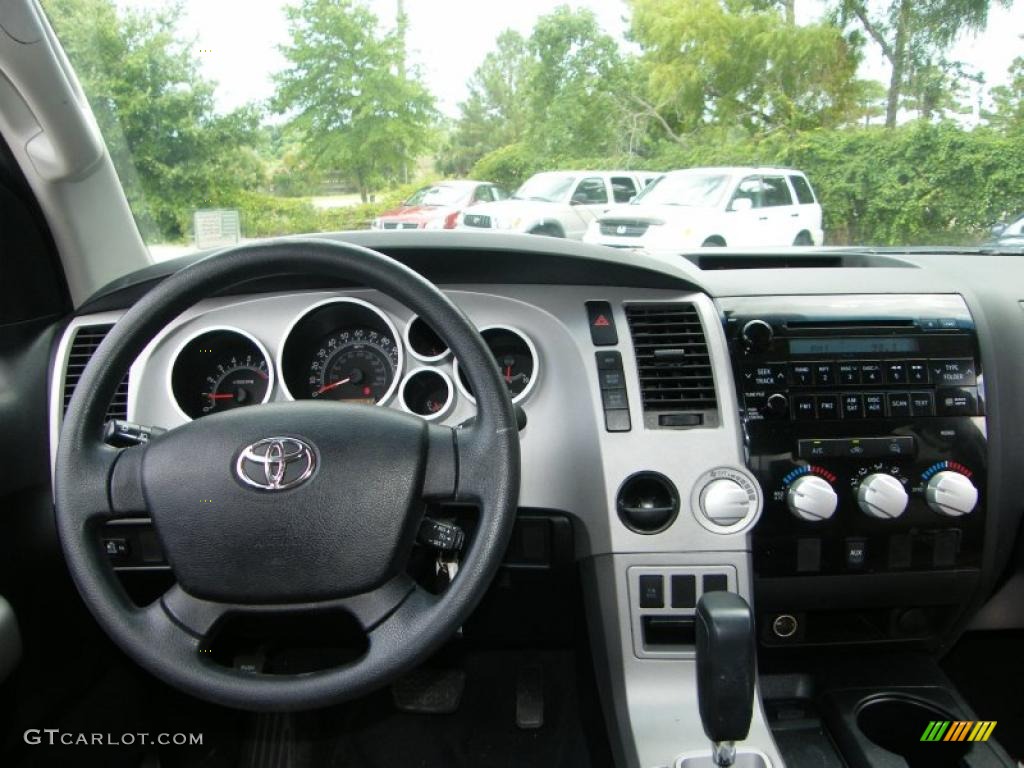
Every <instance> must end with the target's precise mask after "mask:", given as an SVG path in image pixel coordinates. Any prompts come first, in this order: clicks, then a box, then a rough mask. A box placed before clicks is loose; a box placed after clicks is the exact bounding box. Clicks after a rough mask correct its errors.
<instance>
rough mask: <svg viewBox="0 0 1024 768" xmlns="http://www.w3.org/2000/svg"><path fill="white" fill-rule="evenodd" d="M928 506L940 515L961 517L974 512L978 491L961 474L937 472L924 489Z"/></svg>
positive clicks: (947, 471)
mask: <svg viewBox="0 0 1024 768" xmlns="http://www.w3.org/2000/svg"><path fill="white" fill-rule="evenodd" d="M924 497H925V500H926V501H927V502H928V506H929V507H931V508H932V509H933V510H934V511H936V512H938V513H939V514H940V515H948V516H949V517H961V516H963V515H967V514H970V513H971V512H973V511H974V507H975V505H976V504H977V503H978V489H977V488H975V487H974V483H972V482H971V481H970V479H968V478H967V477H965V476H964V475H961V474H960V473H959V472H951V471H949V470H946V471H943V472H937V473H936V474H934V475H932V477H931V479H930V480H928V485H927V486H925V489H924Z"/></svg>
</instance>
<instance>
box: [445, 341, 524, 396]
mask: <svg viewBox="0 0 1024 768" xmlns="http://www.w3.org/2000/svg"><path fill="white" fill-rule="evenodd" d="M492 330H499V331H508V332H509V333H514V334H515V335H516V336H518V337H519V338H521V339H522V340H523V341H525V342H526V346H527V348H528V349H529V350H530V355H531V356H532V357H533V376H531V377H530V383H529V384H527V385H526V389H524V390H523V391H522V392H520V393H519V394H518V395H516V396H515V397H513V398H512V402H513V403H521V402H522V401H523V400H525V399H526V398H527V397H528V396H529V394H530V393H531V392H533V390H534V387H536V385H537V379H539V378H540V356H539V355H538V354H537V347H536V345H535V344H534V343H533V339H531V338H530V337H529V336H527V335H526V334H525V333H523V332H522V331H521V330H519V329H518V328H513V327H512V326H511V325H501V324H496V325H485V326H483V327H481V328H478V329H477V331H478V332H479V333H480V334H481V335H482V334H483V332H484V331H492ZM484 341H485V342H486V339H485V340H484ZM452 372H453V376H454V378H455V386H457V387H458V388H459V392H460V393H461V394H462V395H463V396H464V397H465V398H466V399H467V400H469V402H471V403H473V404H474V405H476V398H475V397H473V395H471V394H470V393H469V392H468V391H467V390H466V388H465V387H464V386H463V385H462V379H461V378H460V377H459V361H458V358H456V359H455V361H454V363H452Z"/></svg>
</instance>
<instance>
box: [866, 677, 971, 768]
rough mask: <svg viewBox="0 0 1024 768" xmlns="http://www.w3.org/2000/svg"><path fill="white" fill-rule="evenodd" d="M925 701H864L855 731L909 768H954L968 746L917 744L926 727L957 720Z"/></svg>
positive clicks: (885, 697)
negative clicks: (900, 758)
mask: <svg viewBox="0 0 1024 768" xmlns="http://www.w3.org/2000/svg"><path fill="white" fill-rule="evenodd" d="M957 719H958V718H956V717H955V716H953V715H952V714H950V713H949V712H947V711H946V710H944V709H940V708H939V707H937V706H935V705H934V704H929V703H928V702H926V701H922V700H921V699H918V698H915V697H913V696H906V695H902V694H896V693H890V694H882V695H879V696H873V697H871V698H869V699H866V700H865V701H864V702H862V703H861V704H860V706H859V707H858V708H857V727H858V728H859V729H860V731H861V733H863V734H864V735H865V736H866V737H867V738H868V739H869V740H870V741H871V742H873V743H874V744H877V745H878V746H879V747H881V748H882V749H885V750H888V751H889V752H893V753H895V754H897V755H899V756H900V757H902V758H903V759H904V760H906V761H907V765H908V766H909V768H958V766H960V765H961V761H962V760H963V758H964V755H966V754H967V752H968V751H969V750H970V748H971V746H972V745H971V743H970V742H959V741H945V742H929V741H921V735H922V734H923V733H924V731H925V728H927V727H928V724H929V723H931V722H933V721H935V720H950V721H953V720H957Z"/></svg>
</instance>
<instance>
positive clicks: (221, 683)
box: [54, 239, 519, 711]
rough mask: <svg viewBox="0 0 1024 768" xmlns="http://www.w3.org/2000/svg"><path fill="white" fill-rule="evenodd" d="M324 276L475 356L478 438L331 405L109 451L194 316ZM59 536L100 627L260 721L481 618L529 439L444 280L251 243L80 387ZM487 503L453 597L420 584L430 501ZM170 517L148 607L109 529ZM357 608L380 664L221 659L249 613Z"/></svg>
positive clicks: (333, 247) (64, 470)
mask: <svg viewBox="0 0 1024 768" xmlns="http://www.w3.org/2000/svg"><path fill="white" fill-rule="evenodd" d="M296 274H301V275H311V276H317V277H322V278H328V279H337V280H340V281H348V282H354V283H357V284H359V285H364V286H367V287H370V288H376V289H378V290H380V291H382V292H384V293H386V294H388V295H389V296H391V297H393V298H394V299H396V300H398V301H400V302H402V303H403V304H404V305H405V306H406V307H408V308H409V309H410V310H412V311H413V312H415V313H416V314H418V315H419V316H420V317H422V318H423V319H424V320H425V321H426V322H427V323H428V324H429V325H430V326H431V327H432V328H434V329H435V330H436V331H437V332H438V333H439V334H440V335H441V337H442V338H444V339H445V340H446V341H447V342H448V343H449V344H450V346H451V348H452V349H453V350H454V352H455V354H456V356H457V357H458V360H459V364H460V367H461V368H463V369H464V370H465V372H466V375H467V377H468V378H469V382H470V384H471V385H472V387H473V392H474V394H475V395H476V401H477V410H478V413H477V418H476V419H475V421H474V422H473V424H472V426H468V427H466V428H464V429H452V428H449V427H444V426H440V425H435V424H428V423H427V422H425V421H423V420H422V419H420V418H418V417H416V416H413V415H411V414H405V413H400V412H398V411H396V410H393V409H389V408H375V407H369V406H366V405H348V404H341V403H326V402H317V401H299V402H289V403H269V404H266V405H256V406H251V407H247V408H236V409H232V410H228V411H224V412H222V413H216V414H211V415H209V416H205V417H204V418H201V419H198V420H196V421H192V422H190V423H188V424H185V425H183V426H180V427H178V428H176V429H173V430H171V431H169V432H167V433H165V434H162V435H160V436H158V437H155V438H153V439H152V440H151V441H150V442H149V443H148V444H145V445H140V446H137V447H132V448H125V449H120V450H118V449H115V448H113V447H111V446H109V445H107V444H105V443H104V442H103V439H102V432H103V424H104V418H105V412H106V408H107V405H108V403H109V402H110V400H111V398H112V397H113V395H114V392H115V389H116V387H117V385H118V383H119V382H120V380H121V378H122V377H123V375H124V372H125V371H126V370H127V369H128V367H129V366H130V365H131V363H132V362H133V361H134V360H135V358H136V357H137V356H138V354H139V353H140V352H142V350H143V348H144V347H145V346H146V344H147V343H149V342H150V341H151V340H152V339H153V338H154V337H155V336H156V335H157V333H159V332H160V331H161V330H162V329H163V328H164V327H165V326H167V325H168V324H169V323H170V322H172V321H173V320H174V319H175V318H176V317H177V316H178V315H179V314H180V313H181V312H182V311H183V310H185V309H187V308H188V307H190V306H191V305H193V304H194V303H196V302H197V301H199V300H200V299H204V298H207V297H209V296H212V295H214V294H216V293H217V292H219V291H223V290H225V289H227V288H229V287H231V286H233V285H235V284H238V283H240V282H242V281H243V280H248V279H252V277H253V275H258V276H261V277H272V276H277V275H281V276H284V275H296ZM54 483H55V507H56V516H57V529H58V532H59V535H60V541H61V545H62V547H63V550H64V555H65V558H66V560H67V564H68V568H69V570H70V572H71V576H72V578H73V579H74V582H75V584H76V586H77V588H78V590H79V592H80V593H81V595H82V598H83V599H84V600H85V603H86V605H87V606H88V607H89V609H90V610H91V611H92V613H93V615H94V616H95V618H96V620H97V621H98V622H99V624H100V626H101V627H102V628H103V629H104V630H105V631H106V632H107V633H108V634H109V635H110V637H111V638H112V639H113V640H114V641H115V642H116V643H117V644H118V645H119V646H120V647H121V648H122V649H123V650H124V651H125V652H126V653H127V654H128V655H129V656H130V657H131V658H133V659H134V660H135V661H136V662H138V663H139V664H140V665H141V666H142V667H144V668H145V669H147V670H149V671H150V672H151V673H153V674H154V675H155V676H156V677H158V678H160V679H162V680H164V681H165V682H167V683H169V684H170V685H172V686H175V687H177V688H179V689H181V690H183V691H185V692H187V693H190V694H192V695H194V696H197V697H199V698H202V699H206V700H209V701H212V702H214V703H217V704H222V705H225V706H229V707H235V708H240V709H250V710H258V711H290V710H301V709H311V708H315V707H321V706H326V705H329V704H333V703H337V702H341V701H345V700H348V699H352V698H356V697H358V696H361V695H363V694H366V693H368V692H369V691H371V690H373V689H375V688H378V687H380V686H381V685H383V684H385V683H387V682H389V681H390V680H392V679H394V678H395V677H397V676H398V675H400V674H401V673H403V672H405V671H407V670H409V669H411V668H412V667H414V666H415V665H416V664H418V663H419V662H421V661H423V660H424V659H425V658H426V657H427V656H428V655H430V654H431V653H432V652H433V651H435V650H436V649H437V648H438V647H439V646H440V645H441V644H442V643H443V642H444V641H445V640H446V639H447V638H449V637H450V636H451V635H452V634H453V633H454V632H455V631H456V630H457V628H458V627H459V626H460V625H461V624H462V623H463V622H464V621H465V620H466V618H467V617H468V616H469V614H470V612H471V611H472V609H473V608H474V607H475V606H476V604H477V603H478V602H479V600H480V598H481V597H482V596H483V594H484V592H485V591H486V589H487V587H488V586H489V584H490V582H491V580H492V578H493V576H494V574H495V572H496V570H497V568H498V566H499V564H500V562H501V559H502V557H503V556H504V552H505V549H506V547H507V545H508V541H509V536H510V534H511V530H512V523H513V521H514V517H515V510H516V504H517V501H518V493H519V437H518V430H517V428H516V422H515V417H514V415H513V410H512V404H511V401H510V399H509V395H508V391H507V389H506V387H505V385H504V382H503V381H502V379H501V376H500V373H499V371H498V368H497V366H496V365H495V364H494V359H493V356H492V354H491V352H490V350H489V349H488V348H487V345H486V344H485V342H484V341H483V339H482V338H481V337H480V334H479V333H478V332H477V330H476V328H475V327H474V326H473V324H472V323H471V322H470V320H469V319H468V318H467V317H466V316H465V315H464V314H463V313H462V312H461V311H460V310H459V309H458V308H457V307H456V306H455V305H454V304H453V303H452V302H451V301H450V300H449V299H448V298H447V297H446V296H445V295H444V294H442V293H441V291H439V290H438V289H437V287H435V286H434V285H433V284H431V283H430V282H428V281H427V280H425V279H424V278H422V277H421V276H420V275H418V274H417V273H415V272H413V271H412V270H411V269H409V268H407V267H405V266H404V265H402V264H399V263H398V262H396V261H395V260H393V259H391V258H389V257H387V256H385V255H383V254H381V253H377V252H376V251H371V250H369V249H366V248H361V247H357V246H354V245H349V244H343V243H340V242H334V241H327V240H311V239H310V240H298V239H294V240H281V241H274V242H268V243H261V244H255V245H244V246H241V247H238V248H233V249H230V250H226V251H222V252H219V253H217V254H214V255H212V256H210V257H208V258H206V259H203V260H201V261H199V262H197V263H195V264H193V265H191V266H189V267H186V268H185V269H182V270H181V271H180V272H178V273H176V274H174V275H173V276H171V277H169V278H167V279H166V280H164V281H163V282H161V283H160V284H159V285H158V286H157V287H155V288H154V289H153V290H151V291H149V293H147V294H146V296H145V297H144V298H143V299H141V300H140V301H139V302H138V303H136V304H135V305H134V306H133V307H132V308H131V309H129V310H128V311H127V312H126V313H125V314H124V316H123V317H122V318H121V319H120V320H119V321H118V323H117V324H116V325H115V326H114V328H113V329H112V330H111V331H110V333H109V334H108V335H107V337H106V339H104V341H103V342H102V343H101V344H100V346H99V348H98V349H97V350H96V353H95V354H94V355H93V357H92V359H91V360H90V362H89V364H88V365H87V367H86V369H85V372H84V373H83V374H82V378H81V380H80V381H79V383H78V386H76V387H75V391H74V395H73V397H72V398H71V402H70V404H69V406H68V409H67V413H66V415H65V418H64V423H63V427H62V430H61V436H60V445H59V447H58V451H57V463H56V470H55V480H54ZM446 499H447V500H455V501H459V502H469V503H472V504H474V505H475V506H476V507H477V509H478V510H479V517H478V521H477V526H476V529H475V532H474V534H473V536H472V541H471V542H470V543H469V546H468V548H467V550H466V551H465V552H464V557H463V560H462V562H461V564H460V568H459V571H458V575H457V577H456V578H455V579H454V580H453V581H452V583H451V584H450V585H449V587H448V588H447V590H446V591H445V592H444V593H443V594H440V595H435V594H432V593H430V592H428V591H426V590H425V589H423V588H421V587H419V586H418V585H417V584H416V583H415V582H414V581H413V580H412V579H411V577H409V576H408V575H406V573H405V567H406V565H407V559H408V556H409V553H410V551H411V549H412V545H413V543H414V540H415V536H416V532H417V529H418V526H419V523H420V521H421V518H422V513H423V509H424V506H425V502H426V501H427V500H446ZM141 515H146V516H149V517H151V518H152V520H153V525H154V527H155V529H156V532H157V535H158V536H159V539H160V542H161V544H162V545H163V548H164V552H165V555H166V557H167V561H168V563H169V564H170V566H171V569H172V571H173V573H174V575H175V579H176V582H177V583H176V584H175V585H174V586H173V587H172V588H170V589H169V590H168V591H167V592H166V593H164V594H163V595H162V596H161V597H160V598H159V599H157V600H156V601H154V602H153V603H151V604H150V605H147V606H145V607H137V606H136V605H135V604H134V603H132V602H131V601H130V600H129V599H128V597H127V595H126V594H125V592H124V590H123V589H122V588H121V587H120V584H119V583H118V581H117V579H116V577H115V575H114V573H113V571H112V569H111V568H110V566H109V564H108V562H107V561H106V556H105V555H104V554H103V553H102V552H101V548H100V546H99V540H98V535H97V534H98V529H99V527H100V526H101V525H102V524H103V523H104V522H108V521H111V520H115V519H117V518H118V517H129V516H130V517H138V516H141ZM320 611H346V612H348V613H349V614H350V615H351V616H352V617H354V619H355V621H356V622H357V623H358V624H359V626H360V627H361V628H362V630H363V632H364V633H365V636H366V641H367V643H366V650H365V652H364V653H363V654H362V655H361V656H360V657H359V658H357V659H355V660H354V661H350V662H348V663H345V664H344V665H342V666H337V667H334V668H331V669H327V670H323V671H317V672H311V673H305V674H294V675H272V674H261V673H251V672H243V671H239V670H235V669H231V668H228V667H226V666H222V665H219V664H217V663H215V662H214V661H213V659H212V655H211V653H210V650H209V647H210V646H209V642H210V640H211V638H212V636H213V633H214V630H215V629H216V628H217V626H218V624H219V623H220V622H221V621H222V619H224V618H225V617H227V616H229V615H238V614H274V615H279V614H289V613H295V614H307V613H311V612H320Z"/></svg>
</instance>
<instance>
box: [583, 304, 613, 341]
mask: <svg viewBox="0 0 1024 768" xmlns="http://www.w3.org/2000/svg"><path fill="white" fill-rule="evenodd" d="M587 322H588V323H589V324H590V338H591V340H592V341H593V342H594V346H595V347H611V346H614V345H616V344H618V343H619V335H618V334H617V333H616V332H615V316H614V315H613V314H612V305H611V304H609V303H608V302H607V301H588V302H587Z"/></svg>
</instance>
